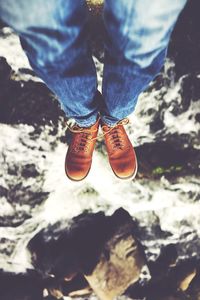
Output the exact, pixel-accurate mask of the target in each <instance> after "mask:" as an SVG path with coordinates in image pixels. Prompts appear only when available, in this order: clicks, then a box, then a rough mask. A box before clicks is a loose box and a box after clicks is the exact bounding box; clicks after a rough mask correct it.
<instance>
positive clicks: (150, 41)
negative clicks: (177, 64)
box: [101, 0, 186, 179]
mask: <svg viewBox="0 0 200 300" xmlns="http://www.w3.org/2000/svg"><path fill="white" fill-rule="evenodd" d="M185 3H186V0H173V1H169V0H153V1H149V0H132V1H129V0H118V1H116V0H105V11H104V20H105V28H106V31H107V40H106V53H105V66H104V78H103V97H104V103H103V105H102V108H101V119H102V129H103V131H104V132H105V143H106V148H107V152H108V157H109V161H110V165H111V167H112V170H113V171H114V173H115V175H116V176H117V177H120V178H121V179H127V178H134V176H135V175H136V173H137V158H136V155H135V152H134V149H133V146H132V144H131V142H130V140H129V138H128V136H127V134H126V131H125V130H124V127H123V124H124V121H125V120H123V119H124V118H126V117H127V116H128V115H129V114H131V113H132V112H133V111H134V108H135V105H136V103H137V99H138V96H139V94H140V93H141V92H142V91H144V90H145V88H146V87H147V86H148V84H149V83H150V81H151V80H152V79H153V78H154V77H155V75H156V74H157V73H158V72H159V71H160V69H161V67H162V66H163V64H164V58H165V55H166V49H167V45H168V42H169V38H170V34H171V31H172V29H173V26H174V24H175V22H176V19H177V17H178V15H179V13H180V11H181V10H182V8H183V7H184V4H185Z"/></svg>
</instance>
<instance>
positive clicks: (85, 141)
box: [65, 119, 99, 181]
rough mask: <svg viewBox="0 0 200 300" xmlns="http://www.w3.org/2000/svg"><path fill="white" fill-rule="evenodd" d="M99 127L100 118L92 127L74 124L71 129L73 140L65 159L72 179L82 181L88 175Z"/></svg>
mask: <svg viewBox="0 0 200 300" xmlns="http://www.w3.org/2000/svg"><path fill="white" fill-rule="evenodd" d="M98 129H99V119H98V120H97V122H96V123H95V124H94V125H92V126H90V127H87V128H85V127H80V126H78V125H74V126H73V127H72V128H71V129H70V130H71V131H72V141H71V143H70V145H69V148H68V151H67V155H66V159H65V172H66V175H67V176H68V177H69V178H70V179H71V180H74V181H80V180H83V179H84V178H85V177H86V176H87V175H88V173H89V171H90V168H91V164H92V154H93V151H94V146H95V143H96V139H97V134H98Z"/></svg>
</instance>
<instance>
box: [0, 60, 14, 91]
mask: <svg viewBox="0 0 200 300" xmlns="http://www.w3.org/2000/svg"><path fill="white" fill-rule="evenodd" d="M11 73H12V68H11V67H10V66H9V64H8V63H7V61H6V59H5V57H0V87H1V88H2V85H3V84H5V82H6V81H7V80H9V79H10V76H11Z"/></svg>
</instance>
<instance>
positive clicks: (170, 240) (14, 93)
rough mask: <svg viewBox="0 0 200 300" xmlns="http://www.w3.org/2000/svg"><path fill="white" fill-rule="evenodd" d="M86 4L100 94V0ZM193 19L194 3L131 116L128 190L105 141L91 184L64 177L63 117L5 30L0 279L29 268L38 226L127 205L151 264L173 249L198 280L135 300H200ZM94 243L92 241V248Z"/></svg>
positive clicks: (198, 59) (199, 58)
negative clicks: (135, 165)
mask: <svg viewBox="0 0 200 300" xmlns="http://www.w3.org/2000/svg"><path fill="white" fill-rule="evenodd" d="M88 2H90V3H89V5H90V15H91V16H90V22H91V26H90V28H93V29H91V32H90V37H91V45H92V47H93V54H94V60H95V64H96V68H97V72H98V80H99V89H101V81H102V70H103V48H102V40H103V30H102V26H101V9H102V7H101V2H102V1H94V2H97V3H95V4H94V3H93V4H92V5H91V1H88ZM199 11H200V3H199V1H198V0H190V1H188V3H187V6H186V7H185V9H184V11H183V12H182V14H181V16H180V18H179V20H178V22H177V25H176V27H175V30H174V32H173V34H172V38H171V42H170V46H169V49H168V56H167V59H166V62H165V66H164V68H163V70H162V71H161V72H160V74H159V75H158V76H157V78H156V79H155V80H154V82H152V83H151V85H150V86H149V88H148V90H147V91H145V92H144V93H143V94H142V95H141V96H140V100H139V103H138V106H137V108H136V111H135V113H134V114H133V115H131V116H130V119H131V124H130V125H128V126H129V127H128V133H129V136H130V139H131V141H132V142H133V144H134V145H135V147H136V152H137V156H138V160H139V170H138V175H137V177H136V179H135V180H134V181H126V182H124V181H120V180H118V179H117V178H115V176H114V175H113V174H112V171H111V169H110V166H109V164H108V159H107V155H106V151H105V147H104V143H103V140H101V139H100V140H99V141H98V142H97V147H96V152H95V154H94V158H93V166H92V169H91V172H90V174H89V176H88V177H87V178H86V179H85V180H84V181H83V182H80V183H73V182H71V181H69V180H68V179H67V178H66V177H65V174H64V158H65V153H66V150H67V147H68V146H67V145H68V142H69V138H70V135H69V132H68V130H67V129H66V119H65V116H64V114H63V112H62V111H61V109H60V107H59V104H58V102H57V100H56V97H55V96H54V95H53V94H52V93H51V92H50V91H49V90H48V88H47V87H46V86H45V85H44V83H43V82H42V81H41V80H40V79H39V78H38V77H37V76H36V75H35V74H34V72H33V70H32V69H31V67H30V66H29V63H28V60H27V58H26V56H25V54H24V53H23V51H22V49H21V46H20V43H19V38H18V37H17V35H16V34H15V33H14V32H13V31H12V30H11V29H10V28H8V27H6V26H5V25H4V24H1V27H0V163H1V168H0V269H1V272H0V274H1V276H3V274H4V273H6V272H7V273H9V274H18V273H24V274H26V272H27V269H34V267H33V265H32V263H31V262H30V253H29V251H27V245H28V243H29V242H30V240H31V239H32V238H33V237H34V236H35V235H36V234H37V233H38V232H40V231H41V230H42V229H43V228H51V227H52V226H53V225H54V224H56V223H57V222H58V221H59V222H61V221H62V224H64V223H66V224H68V223H69V222H70V220H71V219H72V218H73V217H75V216H78V215H79V214H81V213H85V214H88V213H97V212H100V211H102V212H104V213H105V215H106V216H108V215H112V214H113V213H114V212H115V210H116V209H118V208H120V207H123V208H124V209H125V210H126V211H127V212H128V213H129V214H130V215H131V217H132V218H133V219H134V220H135V221H136V223H137V226H138V231H137V236H138V239H139V241H140V242H141V244H142V247H143V249H144V251H145V255H146V257H147V260H148V261H151V262H156V261H157V259H158V257H159V255H160V253H161V250H162V251H163V249H165V248H166V247H168V246H169V245H172V249H174V250H173V251H175V252H176V255H177V257H176V260H175V266H178V265H179V264H180V262H181V263H184V262H188V261H189V262H191V259H192V263H191V264H192V267H191V264H190V263H189V264H188V265H187V266H188V267H187V266H186V267H185V268H186V274H187V275H188V274H190V273H192V272H193V271H194V270H196V271H195V274H196V281H197V282H199V285H198V286H199V290H198V289H197V291H196V290H195V291H196V294H194V291H192V292H191V287H190V290H187V289H185V290H184V291H181V294H180V293H179V295H178V296H177V290H179V288H178V287H177V290H176V289H175V290H174V289H171V287H169V288H168V292H169V291H171V295H170V296H165V297H168V298H164V296H162V297H161V296H159V295H158V296H157V298H156V296H155V295H154V299H152V298H145V297H146V295H143V296H144V297H143V298H137V299H150V300H151V299H152V300H155V299H158V300H161V299H162V300H163V299H167V300H171V299H172V300H176V299H177V300H179V299H191V300H196V299H197V300H198V299H200V298H198V297H199V293H200V275H198V274H199V273H198V270H199V269H200V261H199V254H200V180H199V179H200V151H199V148H200V145H199V141H200V30H199V28H200V18H199ZM94 29H95V30H94ZM90 243H91V245H90ZM92 243H93V241H92V240H91V241H90V240H89V242H88V248H90V246H92ZM170 247H171V246H170ZM173 251H172V252H173ZM173 253H174V252H173ZM187 268H188V269H187ZM191 270H192V271H191ZM197 275H198V276H197ZM198 280H199V281H198ZM8 285H9V282H8ZM0 286H1V281H0ZM170 289H171V290H170ZM0 291H1V289H0ZM192 293H193V294H192ZM66 296H67V295H66ZM68 297H69V296H68ZM88 297H94V296H88ZM124 297H125V296H124ZM159 297H161V298H159ZM170 297H171V298H170ZM173 297H174V298H173ZM178 297H179V298H178ZM184 297H185V298H184ZM186 297H188V298H186ZM0 298H1V293H0ZM1 299H3V298H1ZM9 299H10V298H9ZM12 299H13V300H15V298H12ZM16 299H18V298H16ZM21 299H22V300H23V299H27V298H23V297H21ZM28 299H29V298H28ZM30 299H32V298H30ZM49 299H50V298H49ZM51 299H54V298H53V296H52V298H51ZM66 299H69V298H66ZM132 299H133V298H132ZM135 299H136V298H135ZM4 300H5V298H4Z"/></svg>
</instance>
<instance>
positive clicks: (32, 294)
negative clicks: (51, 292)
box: [0, 270, 43, 300]
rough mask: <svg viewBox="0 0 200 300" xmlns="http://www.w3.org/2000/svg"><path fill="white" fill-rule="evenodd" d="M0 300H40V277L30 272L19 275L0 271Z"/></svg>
mask: <svg viewBox="0 0 200 300" xmlns="http://www.w3.org/2000/svg"><path fill="white" fill-rule="evenodd" d="M0 299H1V300H36V299H37V300H42V299H43V287H42V281H41V278H40V276H39V275H38V274H37V273H36V272H35V271H31V270H27V273H19V274H14V273H8V272H3V271H2V270H0Z"/></svg>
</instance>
